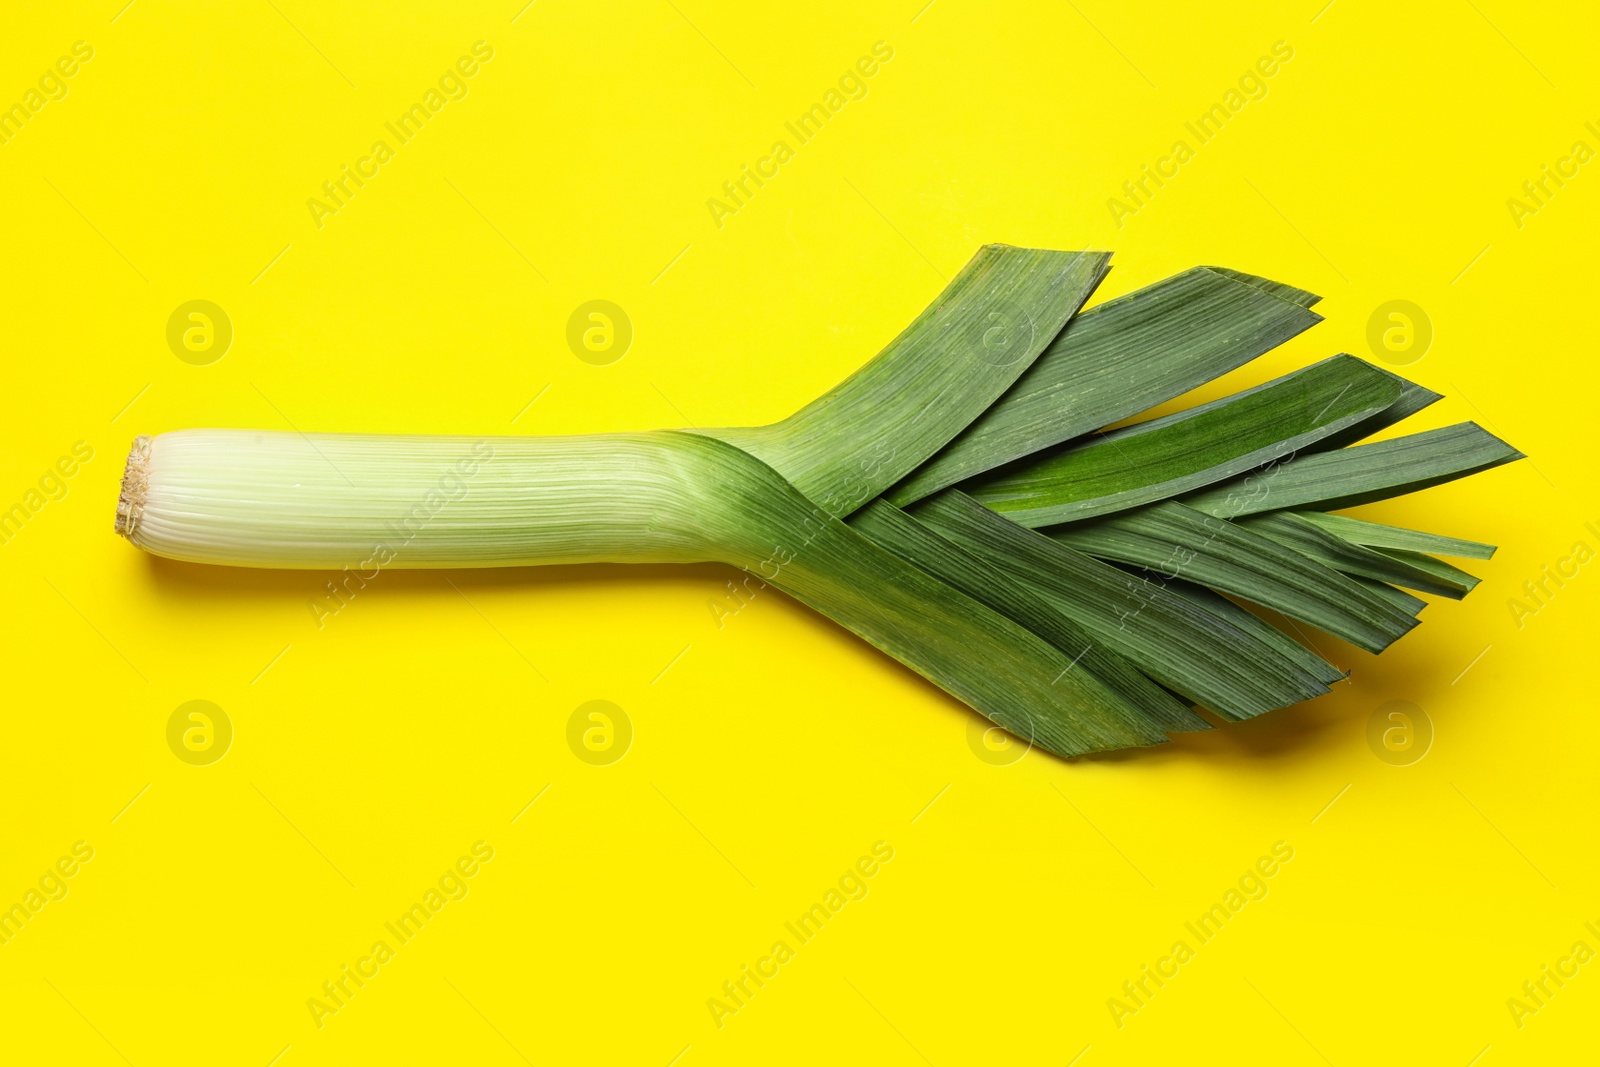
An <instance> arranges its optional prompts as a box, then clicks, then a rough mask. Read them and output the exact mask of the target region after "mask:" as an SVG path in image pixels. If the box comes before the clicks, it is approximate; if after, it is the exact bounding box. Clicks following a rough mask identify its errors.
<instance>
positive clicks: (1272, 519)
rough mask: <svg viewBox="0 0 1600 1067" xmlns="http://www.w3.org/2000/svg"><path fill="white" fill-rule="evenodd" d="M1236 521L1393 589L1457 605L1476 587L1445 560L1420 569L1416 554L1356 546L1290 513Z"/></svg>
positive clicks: (1300, 551)
mask: <svg viewBox="0 0 1600 1067" xmlns="http://www.w3.org/2000/svg"><path fill="white" fill-rule="evenodd" d="M1235 521H1236V522H1237V524H1238V525H1240V526H1242V527H1244V528H1245V529H1246V530H1252V531H1254V532H1256V533H1258V534H1260V535H1261V536H1263V537H1267V538H1271V539H1272V540H1274V541H1277V542H1278V543H1279V544H1281V545H1285V546H1287V547H1289V548H1292V549H1294V550H1295V551H1296V552H1299V553H1300V554H1301V555H1303V556H1305V557H1307V558H1308V559H1314V560H1316V561H1318V562H1319V563H1323V564H1325V565H1327V566H1329V567H1332V568H1333V569H1334V570H1336V571H1341V572H1343V573H1345V574H1353V575H1357V576H1359V577H1362V578H1371V579H1373V580H1374V581H1379V582H1387V583H1388V584H1390V585H1401V586H1405V587H1406V588H1407V589H1417V590H1420V591H1422V592H1424V593H1434V594H1436V595H1438V596H1447V597H1450V598H1451V599H1454V600H1460V599H1461V598H1462V597H1464V596H1466V595H1467V593H1468V591H1470V590H1471V589H1472V587H1473V586H1474V585H1477V584H1478V579H1477V578H1475V577H1473V576H1472V575H1470V574H1468V573H1467V572H1466V571H1463V570H1459V569H1458V568H1456V567H1452V566H1450V564H1448V563H1445V562H1443V561H1442V560H1436V559H1433V557H1431V556H1422V557H1420V558H1422V559H1425V560H1428V561H1429V562H1428V563H1427V564H1426V565H1419V564H1418V563H1417V562H1416V558H1417V554H1416V553H1396V552H1387V551H1383V550H1380V549H1376V548H1367V547H1366V546H1364V545H1357V544H1352V543H1351V542H1349V541H1346V540H1344V539H1343V538H1341V537H1338V536H1336V535H1335V534H1331V533H1329V532H1328V531H1327V530H1325V529H1323V528H1322V527H1320V526H1318V525H1316V524H1315V523H1312V522H1308V521H1306V520H1305V519H1303V518H1301V517H1299V516H1298V515H1295V514H1294V513H1292V512H1276V513H1272V514H1266V515H1247V516H1244V517H1241V518H1239V519H1237V520H1235ZM1405 557H1412V558H1409V559H1408V558H1405Z"/></svg>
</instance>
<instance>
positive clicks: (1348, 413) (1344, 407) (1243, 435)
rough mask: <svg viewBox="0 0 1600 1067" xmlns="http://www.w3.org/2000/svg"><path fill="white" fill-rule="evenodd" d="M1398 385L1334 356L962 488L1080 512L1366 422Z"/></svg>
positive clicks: (1154, 494)
mask: <svg viewBox="0 0 1600 1067" xmlns="http://www.w3.org/2000/svg"><path fill="white" fill-rule="evenodd" d="M1399 394H1400V384H1399V382H1398V380H1397V379H1395V378H1394V377H1393V376H1392V375H1390V374H1388V373H1387V372H1385V371H1381V370H1379V369H1377V368H1376V367H1372V366H1370V365H1368V364H1366V363H1364V362H1362V361H1361V360H1359V359H1356V358H1355V357H1354V356H1334V357H1333V358H1331V359H1326V360H1323V361H1322V362H1321V363H1316V364H1313V365H1311V366H1309V367H1303V368H1301V369H1300V370H1297V371H1294V372H1292V373H1290V374H1286V375H1284V376H1283V377H1281V378H1278V379H1276V380H1274V381H1271V382H1267V383H1266V384H1264V385H1259V386H1256V387H1255V388H1253V389H1247V390H1245V391H1243V392H1241V393H1236V394H1234V395H1233V396H1229V397H1225V398H1223V399H1221V400H1216V401H1213V402H1211V403H1208V404H1202V405H1200V406H1198V407H1195V408H1191V409H1189V410H1187V411H1182V412H1178V413H1177V414H1174V415H1168V416H1165V417H1163V418H1159V419H1152V420H1150V421H1149V422H1141V423H1136V424H1134V425H1132V426H1126V427H1123V428H1122V429H1119V430H1113V431H1111V432H1110V433H1107V434H1101V435H1098V436H1095V437H1090V438H1087V439H1085V440H1084V441H1083V443H1081V444H1075V445H1071V446H1069V447H1067V448H1065V449H1063V450H1060V451H1057V452H1054V453H1053V454H1049V455H1046V456H1044V457H1042V458H1039V459H1035V460H1030V461H1028V462H1026V463H1023V464H1020V465H1013V466H1012V467H1008V468H1006V469H1005V470H1003V471H996V472H993V473H990V474H987V475H983V476H980V477H979V478H977V479H975V480H974V481H971V482H967V483H964V484H963V486H962V490H963V491H964V492H966V493H967V495H969V496H971V497H972V498H973V499H974V500H976V501H978V503H980V504H983V505H984V506H986V507H990V508H993V509H994V510H995V511H998V512H1000V513H1001V514H1002V515H1004V516H1006V517H1007V518H1008V519H1011V520H1012V521H1013V522H1017V523H1020V524H1021V525H1023V526H1031V527H1039V526H1051V525H1055V524H1057V523H1064V522H1076V521H1079V520H1082V519H1088V518H1093V517H1094V516H1096V515H1105V514H1109V513H1111V512H1116V511H1123V510H1126V509H1128V508H1132V507H1137V506H1138V505H1140V504H1145V503H1148V502H1150V501H1152V500H1163V499H1166V498H1168V497H1172V496H1176V495H1178V494H1180V493H1185V492H1188V491H1190V490H1193V489H1198V488H1200V487H1202V486H1206V485H1211V484H1213V483H1215V482H1220V481H1225V480H1227V479H1230V478H1233V477H1234V476H1236V475H1238V474H1242V473H1244V472H1245V471H1248V470H1252V469H1254V468H1256V467H1258V466H1260V465H1261V464H1263V463H1266V462H1269V461H1271V460H1273V459H1277V458H1278V457H1280V456H1285V455H1289V454H1291V453H1293V452H1295V451H1296V450H1298V449H1302V448H1304V447H1306V446H1307V445H1309V444H1311V443H1313V442H1315V441H1318V440H1320V439H1322V438H1323V437H1327V436H1329V435H1330V434H1334V433H1338V432H1339V431H1340V430H1343V429H1346V428H1348V427H1350V426H1352V425H1355V424H1356V423H1358V422H1361V421H1362V420H1364V419H1366V418H1368V417H1370V416H1371V415H1373V414H1375V413H1377V412H1380V411H1382V410H1384V409H1385V408H1387V407H1389V406H1390V405H1391V404H1392V403H1393V402H1394V401H1395V399H1396V398H1397V397H1398V396H1399Z"/></svg>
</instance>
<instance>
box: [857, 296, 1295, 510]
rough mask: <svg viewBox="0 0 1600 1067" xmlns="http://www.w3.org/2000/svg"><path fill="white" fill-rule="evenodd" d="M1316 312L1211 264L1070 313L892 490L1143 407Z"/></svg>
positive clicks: (1063, 437) (1272, 344)
mask: <svg viewBox="0 0 1600 1067" xmlns="http://www.w3.org/2000/svg"><path fill="white" fill-rule="evenodd" d="M1258 280H1259V279H1258ZM1321 321H1322V316H1321V315H1318V314H1317V313H1316V312H1314V311H1309V310H1307V309H1306V308H1304V307H1301V306H1300V305H1298V304H1296V303H1294V302H1292V301H1288V300H1282V299H1279V298H1278V297H1276V296H1274V295H1272V294H1271V293H1269V292H1266V291H1263V290H1262V289H1260V288H1257V287H1256V286H1255V285H1254V284H1246V283H1244V282H1241V281H1238V280H1236V279H1235V278H1234V277H1231V276H1229V275H1227V274H1222V273H1218V272H1217V271H1213V270H1209V269H1207V268H1205V267H1196V268H1194V269H1193V270H1188V271H1185V272H1184V273H1182V274H1179V275H1176V276H1174V277H1171V278H1168V279H1166V280H1165V281H1161V282H1157V283H1155V284H1154V285H1150V286H1146V287H1145V288H1143V289H1140V290H1138V291H1137V292H1134V293H1130V294H1128V295H1126V296H1122V297H1118V298H1117V299H1115V300H1109V301H1107V302H1106V303H1104V304H1101V305H1099V306H1097V307H1093V308H1090V309H1089V310H1088V311H1085V312H1083V313H1082V314H1080V315H1078V316H1077V317H1076V318H1074V319H1073V320H1072V322H1071V324H1069V325H1068V326H1067V328H1066V329H1065V330H1063V331H1062V332H1061V335H1060V336H1059V337H1057V338H1056V339H1055V340H1054V342H1053V343H1052V344H1051V345H1050V347H1049V348H1048V349H1047V350H1046V351H1045V353H1044V355H1043V356H1041V357H1040V358H1039V360H1038V361H1037V362H1036V363H1034V364H1033V366H1032V367H1030V368H1029V370H1028V372H1027V373H1026V374H1024V375H1023V376H1022V377H1021V378H1020V379H1018V381H1017V384H1016V385H1014V386H1013V387H1012V388H1011V390H1010V391H1009V392H1007V393H1006V394H1005V395H1004V396H1003V397H1001V398H1000V399H999V400H998V401H997V402H996V403H995V404H994V406H993V407H991V408H989V410H987V411H986V412H984V413H983V414H982V415H981V416H979V417H978V418H977V419H976V420H974V421H973V422H972V424H971V425H970V426H968V427H967V428H966V429H965V430H964V431H963V432H962V433H961V434H959V435H958V436H956V437H955V438H954V440H952V441H951V442H950V443H949V444H948V445H946V446H945V448H944V450H943V451H941V452H940V453H939V454H938V455H936V456H934V458H933V459H932V460H930V461H929V462H927V463H926V464H924V465H923V466H922V467H921V468H920V469H918V470H917V471H916V472H915V473H914V474H912V475H911V477H909V478H907V479H906V480H905V481H904V482H902V483H901V484H899V485H897V486H895V488H894V489H893V490H892V491H890V492H889V493H887V494H885V495H886V497H887V499H888V500H889V501H890V502H892V503H895V504H909V503H911V502H913V501H916V500H920V499H922V498H923V497H925V496H928V495H929V494H930V493H933V492H935V491H937V490H939V489H943V488H945V487H946V486H950V485H954V484H956V483H957V482H960V481H964V480H966V479H967V478H970V477H972V476H973V475H976V474H982V473H983V472H984V471H987V470H992V469H993V468H995V467H998V466H1000V465H1001V464H1004V463H1010V462H1011V461H1012V460H1016V459H1021V458H1022V457H1024V456H1028V455H1032V454H1033V453H1035V452H1037V451H1039V450H1040V449H1042V448H1048V447H1050V446H1052V445H1057V444H1060V443H1062V442H1063V441H1070V440H1072V439H1073V438H1075V437H1080V436H1082V435H1083V434H1086V433H1089V432H1091V431H1094V430H1098V429H1100V428H1101V427H1104V426H1107V425H1110V424H1111V423H1113V422H1117V421H1119V420H1121V419H1125V418H1127V417H1129V416H1130V415H1137V414H1138V413H1139V412H1141V411H1146V410H1148V409H1150V408H1152V407H1154V406H1156V405H1157V404H1163V403H1165V402H1166V401H1168V400H1171V399H1172V398H1173V397H1175V396H1179V395H1181V394H1183V393H1186V392H1188V391H1189V390H1190V389H1193V388H1195V387H1196V386H1199V385H1204V384H1205V383H1206V382H1208V381H1210V380H1211V379H1213V378H1215V377H1217V376H1219V375H1221V374H1226V373H1227V372H1228V371H1231V370H1233V369H1234V368H1236V367H1240V366H1243V365H1244V364H1246V363H1248V362H1250V361H1251V360H1252V359H1255V358H1256V357H1257V356H1259V355H1261V354H1262V353H1263V352H1267V351H1270V350H1272V349H1273V348H1276V347H1277V346H1278V345H1280V344H1282V343H1283V342H1285V341H1287V340H1288V339H1289V338H1291V337H1293V336H1295V335H1296V334H1298V333H1300V332H1302V331H1303V330H1306V329H1308V328H1309V327H1311V326H1313V325H1315V324H1316V323H1318V322H1321Z"/></svg>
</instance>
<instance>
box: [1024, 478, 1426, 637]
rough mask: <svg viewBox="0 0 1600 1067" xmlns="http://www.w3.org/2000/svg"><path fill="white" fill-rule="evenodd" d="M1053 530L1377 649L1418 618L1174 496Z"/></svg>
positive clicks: (1102, 553) (1079, 544)
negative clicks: (1175, 500) (1134, 509)
mask: <svg viewBox="0 0 1600 1067" xmlns="http://www.w3.org/2000/svg"><path fill="white" fill-rule="evenodd" d="M1049 536H1050V537H1052V538H1054V539H1055V540H1057V541H1060V542H1061V543H1063V544H1066V545H1070V546H1071V547H1073V548H1076V549H1077V550H1079V551H1080V552H1085V553H1087V554H1089V555H1091V556H1095V557H1097V558H1099V559H1107V560H1115V561H1116V562H1118V563H1131V564H1135V565H1138V566H1141V567H1145V568H1148V569H1150V570H1153V571H1154V572H1155V573H1157V574H1158V575H1161V576H1163V577H1165V578H1169V579H1172V578H1183V579H1187V580H1188V581H1191V582H1197V583H1199V584H1201V585H1205V586H1209V587H1211V588H1212V589H1215V590H1217V591H1219V592H1223V593H1228V594H1230V595H1232V596H1236V597H1239V598H1241V599H1243V600H1248V601H1250V602H1251V603H1252V604H1260V605H1261V606H1262V607H1267V608H1271V609H1272V610H1274V611H1277V612H1279V613H1280V614H1283V615H1287V616H1288V617H1290V618H1293V619H1298V620H1300V621H1301V622H1304V623H1309V624H1310V625H1312V626H1315V627H1317V628H1318V629H1320V630H1324V631H1326V632H1328V633H1330V634H1333V635H1334V636H1335V637H1342V638H1344V639H1345V640H1346V641H1349V642H1350V643H1351V644H1353V645H1356V646H1358V647H1360V648H1364V649H1366V650H1367V651H1368V652H1380V651H1382V650H1383V649H1385V648H1387V647H1388V646H1389V645H1390V644H1392V643H1393V642H1394V641H1395V639H1396V638H1398V637H1400V636H1401V635H1402V634H1404V633H1406V632H1407V631H1408V630H1410V629H1411V628H1412V627H1413V626H1415V625H1416V620H1415V619H1413V618H1412V617H1411V616H1410V615H1409V614H1407V613H1405V612H1403V611H1399V610H1397V609H1395V608H1394V607H1393V605H1391V604H1390V603H1389V602H1388V601H1386V600H1384V599H1382V598H1379V597H1377V596H1375V595H1373V594H1372V593H1371V592H1369V591H1368V590H1365V589H1363V588H1361V587H1360V586H1358V585H1356V584H1355V583H1354V582H1353V581H1351V580H1350V579H1349V578H1347V577H1345V576H1344V575H1343V574H1340V573H1338V572H1337V571H1335V570H1333V569H1332V568H1330V567H1327V566H1324V565H1323V564H1322V563H1319V562H1317V561H1314V560H1311V559H1308V558H1306V557H1305V556H1303V555H1301V554H1299V553H1297V552H1295V551H1294V550H1293V549H1291V548H1287V547H1285V546H1283V545H1281V544H1279V543H1277V542H1276V541H1273V540H1271V539H1269V538H1266V537H1263V536H1261V535H1260V534H1257V533H1255V532H1252V531H1251V530H1249V529H1247V528H1244V527H1240V526H1237V525H1235V524H1233V523H1231V522H1228V521H1227V520H1225V519H1218V518H1213V517H1212V516H1210V515H1205V514H1202V513H1201V512H1198V511H1195V510H1193V509H1191V508H1187V507H1184V506H1183V505H1182V504H1177V503H1174V502H1172V501H1164V502H1162V503H1159V504H1152V505H1150V506H1148V507H1144V508H1140V509H1138V510H1136V511H1130V512H1126V513H1124V514H1121V515H1113V516H1111V517H1109V518H1105V519H1100V520H1097V521H1094V522H1084V523H1075V524H1073V525H1071V526H1065V527H1061V528H1059V529H1055V530H1051V531H1049Z"/></svg>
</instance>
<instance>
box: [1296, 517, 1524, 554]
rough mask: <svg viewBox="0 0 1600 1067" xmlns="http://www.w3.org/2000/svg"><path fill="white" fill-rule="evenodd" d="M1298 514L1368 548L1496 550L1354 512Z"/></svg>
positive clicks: (1460, 551) (1454, 551)
mask: <svg viewBox="0 0 1600 1067" xmlns="http://www.w3.org/2000/svg"><path fill="white" fill-rule="evenodd" d="M1294 514H1295V515H1298V516H1299V517H1300V518H1302V519H1304V520H1306V521H1307V522H1309V523H1313V524H1314V525H1317V526H1320V527H1322V528H1323V529H1324V530H1327V531H1328V532H1329V533H1331V534H1334V535H1336V536H1338V537H1342V538H1344V539H1345V540H1346V541H1349V542H1351V543H1353V544H1357V545H1366V546H1367V547H1368V548H1384V549H1391V548H1392V549H1399V550H1401V551H1403V552H1429V553H1432V554H1433V555H1436V556H1460V557H1462V558H1463V559H1492V558H1493V557H1494V553H1495V546H1494V545H1486V544H1483V543H1482V542H1479V541H1463V540H1462V539H1461V538H1459V537H1445V536H1443V535H1442V534H1431V533H1423V532H1422V531H1421V530H1408V529H1406V528H1405V527H1403V526H1385V525H1384V524H1383V523H1381V522H1372V521H1370V520H1368V519H1358V518H1356V517H1355V516H1353V515H1329V514H1327V513H1325V512H1321V511H1297V512H1294Z"/></svg>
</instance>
